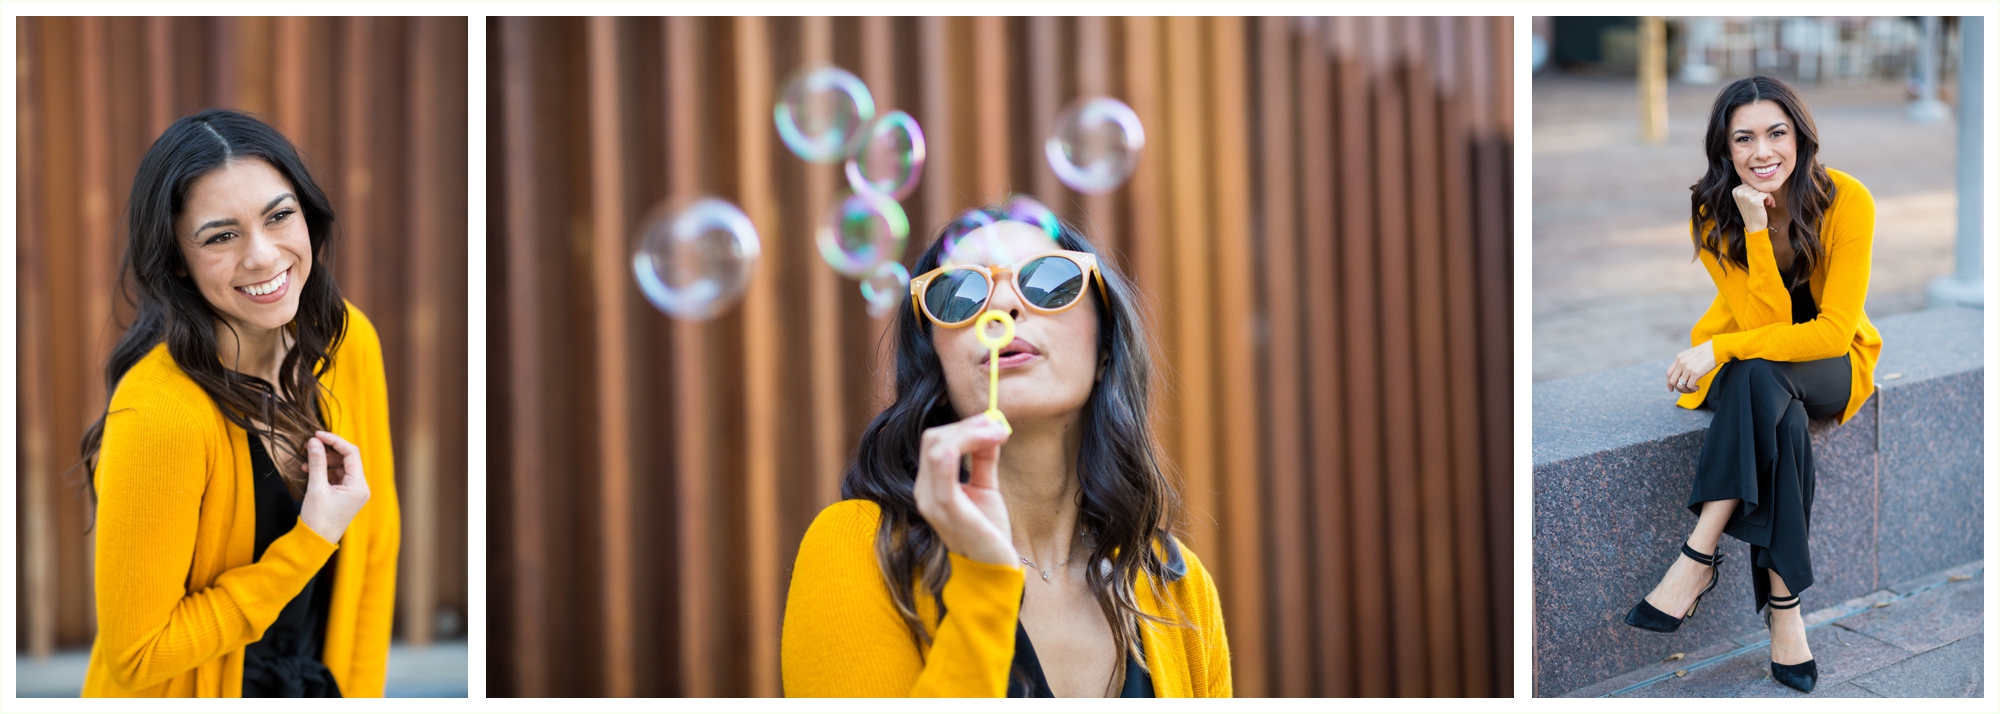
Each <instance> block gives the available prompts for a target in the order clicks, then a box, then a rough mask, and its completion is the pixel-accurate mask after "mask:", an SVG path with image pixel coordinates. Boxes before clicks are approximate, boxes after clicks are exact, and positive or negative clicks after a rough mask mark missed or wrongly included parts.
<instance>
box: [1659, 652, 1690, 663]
mask: <svg viewBox="0 0 2000 714" xmlns="http://www.w3.org/2000/svg"><path fill="white" fill-rule="evenodd" d="M1687 656H1688V653H1686V652H1675V653H1673V654H1670V655H1667V658H1666V659H1663V660H1660V661H1661V662H1672V661H1674V660H1677V659H1686V658H1687Z"/></svg>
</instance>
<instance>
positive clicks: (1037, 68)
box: [1021, 15, 1081, 219]
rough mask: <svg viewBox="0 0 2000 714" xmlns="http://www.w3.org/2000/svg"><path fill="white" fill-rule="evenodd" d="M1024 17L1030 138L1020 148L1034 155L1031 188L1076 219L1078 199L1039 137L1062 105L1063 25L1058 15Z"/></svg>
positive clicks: (1052, 205)
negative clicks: (1051, 163) (1051, 162)
mask: <svg viewBox="0 0 2000 714" xmlns="http://www.w3.org/2000/svg"><path fill="white" fill-rule="evenodd" d="M1022 21H1023V22H1025V23H1026V24H1027V31H1026V35H1027V37H1026V39H1027V44H1028V48H1027V49H1028V53H1027V57H1024V58H1023V59H1025V60H1026V61H1027V65H1028V68H1027V69H1028V97H1027V99H1028V125H1027V126H1026V127H1023V128H1024V129H1026V130H1027V136H1028V137H1029V141H1028V143H1027V145H1026V146H1023V147H1021V152H1022V153H1023V154H1026V155H1028V156H1031V157H1033V158H1031V159H1030V160H1029V161H1028V166H1029V167H1031V168H1030V170H1029V173H1028V186H1029V190H1032V191H1034V193H1035V198H1037V199H1040V200H1041V201H1042V202H1043V203H1045V204H1047V205H1048V206H1049V208H1052V209H1055V211H1056V213H1057V214H1058V215H1062V216H1066V217H1070V218H1071V219H1074V217H1075V216H1076V208H1077V207H1076V203H1075V201H1074V200H1072V197H1071V196H1070V195H1068V194H1069V192H1068V191H1065V190H1063V185H1062V184H1061V183H1060V182H1058V181H1056V172H1055V170H1054V169H1051V168H1049V162H1048V160H1047V159H1045V158H1043V156H1042V145H1041V142H1040V141H1039V139H1041V138H1042V137H1046V136H1048V132H1049V129H1050V127H1052V126H1053V125H1054V122H1055V119H1056V112H1058V111H1061V109H1062V101H1063V95H1062V72H1061V68H1060V67H1059V66H1058V62H1059V61H1060V59H1061V57H1062V49H1061V48H1062V28H1061V26H1060V24H1059V21H1058V20H1057V19H1056V18H1054V17H1049V16H1047V15H1037V16H1033V17H1026V18H1022ZM1079 51H1081V48H1079Z"/></svg>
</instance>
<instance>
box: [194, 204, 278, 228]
mask: <svg viewBox="0 0 2000 714" xmlns="http://www.w3.org/2000/svg"><path fill="white" fill-rule="evenodd" d="M272 205H276V204H272ZM265 210H270V209H265ZM234 225H240V224H239V223H237V222H236V219H234V218H217V219H215V220H212V221H209V222H207V223H203V224H201V225H200V226H199V227H196V228H195V229H194V232H195V235H201V232H202V231H205V230H208V229H210V228H220V227H223V226H234Z"/></svg>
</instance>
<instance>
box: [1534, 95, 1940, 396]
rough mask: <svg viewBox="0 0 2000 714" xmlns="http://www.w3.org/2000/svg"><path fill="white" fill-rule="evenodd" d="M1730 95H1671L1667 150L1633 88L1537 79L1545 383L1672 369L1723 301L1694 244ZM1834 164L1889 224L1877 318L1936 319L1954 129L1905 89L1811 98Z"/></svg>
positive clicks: (1880, 252)
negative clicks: (1648, 127)
mask: <svg viewBox="0 0 2000 714" xmlns="http://www.w3.org/2000/svg"><path fill="white" fill-rule="evenodd" d="M1720 89H1721V87H1720V86H1719V85H1718V86H1713V87H1695V86H1687V85H1681V84H1677V83H1676V84H1670V85H1669V89H1668V107H1669V119H1668V137H1667V142H1666V143H1665V144H1661V145H1657V146H1655V145H1648V144H1644V143H1641V142H1640V141H1639V140H1638V134H1639V122H1638V99H1637V90H1636V89H1635V88H1634V85H1633V83H1632V82H1631V81H1630V80H1611V79H1603V78H1580V77H1572V76H1564V75H1553V74H1545V75H1542V76H1538V77H1536V78H1535V81H1534V85H1533V92H1534V120H1533V129H1532V131H1533V137H1534V144H1533V147H1534V148H1533V153H1532V161H1533V172H1534V173H1533V175H1534V186H1533V192H1534V193H1533V200H1534V213H1533V221H1534V235H1533V242H1532V246H1533V251H1534V255H1533V280H1534V283H1533V285H1534V289H1533V292H1534V298H1533V306H1534V326H1533V329H1534V332H1533V339H1534V349H1533V352H1534V380H1535V381H1537V382H1539V381H1543V380H1548V379H1554V378H1557V377H1564V376H1569V375H1575V374H1582V373H1585V372H1594V371H1597V370H1601V369H1611V368H1616V367H1624V366H1629V365H1633V364H1639V363H1642V362H1649V361H1654V360H1659V359H1663V358H1667V357H1671V356H1673V355H1674V354H1675V353H1677V352H1679V351H1680V350H1683V349H1686V348H1687V333H1688V329H1689V328H1690V327H1692V326H1693V325H1694V321H1695V319H1696V318H1698V317H1700V316H1701V312H1702V310H1704V309H1706V308H1707V307H1708V303H1709V300H1711V299H1712V298H1713V297H1714V295H1715V287H1714V284H1713V283H1712V282H1710V281H1709V279H1708V275H1707V273H1706V272H1705V271H1704V270H1703V269H1702V267H1701V265H1700V264H1699V263H1696V262H1694V261H1693V258H1694V254H1693V250H1692V248H1691V246H1690V244H1689V241H1688V237H1687V213H1688V191H1687V187H1688V185H1689V184H1692V183H1694V182H1695V180H1696V179H1697V178H1699V177H1700V174H1701V171H1702V167H1703V163H1702V159H1701V154H1700V149H1699V146H1700V142H1701V132H1702V130H1703V128H1704V126H1705V124H1704V119H1703V117H1704V115H1705V114H1706V112H1707V109H1708V106H1709V104H1710V103H1711V102H1712V101H1713V100H1714V98H1715V93H1716V92H1717V91H1719V90H1720ZM1800 91H1801V93H1802V94H1803V95H1804V97H1805V100H1806V103H1807V106H1808V107H1809V108H1810V109H1811V110H1812V112H1813V117H1814V120H1815V122H1816V123H1817V125H1818V127H1819V130H1820V135H1821V144H1822V148H1821V154H1820V158H1821V161H1822V162H1823V163H1825V164H1826V165H1828V166H1831V167H1833V168H1837V169H1841V170H1843V171H1846V172H1848V173H1850V174H1853V175H1854V176H1855V177H1856V178H1859V179H1860V180H1861V181H1862V183H1864V184H1866V185H1867V186H1868V188H1869V191H1870V193H1872V194H1874V196H1875V200H1876V209H1877V220H1876V224H1877V228H1876V239H1875V267H1874V271H1873V274H1872V281H1871V286H1870V290H1869V298H1868V308H1867V309H1868V314H1869V315H1870V316H1871V317H1883V316H1886V315H1890V314H1895V313H1901V312H1910V311H1913V310H1918V309H1922V308H1923V307H1924V291H1925V289H1926V288H1927V287H1928V285H1929V284H1930V281H1931V280H1932V279H1934V278H1937V277H1938V276H1941V275H1945V274H1947V273H1949V272H1951V267H1952V264H1951V248H1952V240H1953V234H1954V231H1955V221H1954V218H1953V210H1954V207H1955V206H1956V205H1957V203H1956V200H1957V199H1956V197H1955V194H1954V192H1953V173H1952V172H1953V166H1954V164H1953V161H1954V151H1955V147H1956V144H1955V141H1956V134H1955V129H1954V128H1953V127H1952V125H1951V124H1950V123H1949V122H1946V123H1943V124H1937V125H1930V126H1920V125H1917V124H1915V123H1913V122H1911V121H1910V120H1909V119H1908V118H1907V117H1906V115H1905V114H1904V94H1903V91H1904V90H1903V87H1902V85H1901V84H1867V85H1846V86H1827V87H1814V86H1804V87H1801V88H1800Z"/></svg>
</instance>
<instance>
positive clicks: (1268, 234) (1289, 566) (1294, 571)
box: [1232, 17, 1314, 697]
mask: <svg viewBox="0 0 2000 714" xmlns="http://www.w3.org/2000/svg"><path fill="white" fill-rule="evenodd" d="M1257 23H1258V26H1257V30H1258V32H1257V66H1258V72H1257V74H1258V92H1257V102H1258V105H1257V114H1258V118H1259V120H1260V122H1261V125H1260V127H1259V130H1258V132H1257V135H1258V136H1259V137H1261V139H1262V146H1261V147H1259V148H1260V150H1261V151H1260V156H1261V162H1262V168H1263V174H1262V176H1261V178H1262V181H1261V182H1260V184H1261V185H1260V186H1259V187H1258V192H1259V194H1260V195H1261V196H1262V198H1263V203H1262V205H1261V206H1260V208H1261V211H1260V213H1261V214H1262V215H1263V219H1264V220H1263V230H1262V231H1261V234H1262V236H1261V237H1262V244H1263V249H1264V250H1263V260H1262V267H1263V270H1262V275H1263V281H1262V285H1261V287H1262V288H1263V290H1262V293H1263V303H1264V313H1265V315H1267V316H1268V320H1269V328H1268V334H1269V335H1270V337H1269V340H1268V342H1267V343H1266V344H1265V345H1264V353H1265V357H1264V366H1263V369H1262V370H1259V371H1261V372H1263V373H1264V374H1265V375H1267V377H1266V379H1267V380H1268V381H1267V382H1266V384H1265V385H1264V386H1263V388H1262V389H1260V391H1261V392H1262V397H1263V399H1262V402H1263V407H1264V413H1263V420H1264V423H1265V424H1266V425H1267V427H1266V433H1268V434H1269V435H1270V442H1269V444H1268V447H1269V448H1268V450H1267V453H1268V454H1269V457H1268V464H1267V466H1266V467H1265V468H1264V469H1263V472H1264V473H1265V474H1266V475H1267V478H1269V480H1270V491H1271V495H1270V508H1269V509H1268V510H1267V512H1268V513H1269V514H1270V519H1269V523H1270V530H1271V532H1270V533H1268V534H1266V536H1267V537H1268V538H1269V539H1270V544H1271V547H1270V551H1271V573H1270V576H1269V578H1268V580H1269V582H1270V584H1271V589H1272V590H1273V591H1274V592H1275V598H1273V601H1274V603H1275V605H1276V609H1275V610H1274V611H1273V612H1271V613H1270V616H1269V622H1271V623H1288V622H1289V623H1303V622H1309V621H1311V619H1312V618H1311V615H1310V611H1311V602H1310V601H1309V597H1310V595H1311V593H1310V592H1309V588H1308V586H1307V584H1306V578H1307V576H1308V575H1309V574H1310V572H1311V571H1310V568H1309V567H1308V556H1307V552H1306V551H1307V547H1308V543H1309V541H1308V540H1307V539H1306V538H1305V537H1304V535H1305V533H1306V531H1307V528H1306V521H1305V511H1304V508H1305V505H1306V503H1307V501H1306V498H1305V482H1304V481H1305V474H1304V471H1305V463H1306V459H1305V438H1304V432H1303V429H1304V427H1305V426H1306V424H1307V420H1306V419H1305V418H1303V417H1305V413H1304V412H1305V405H1304V404H1302V403H1301V401H1300V400H1301V398H1302V397H1303V396H1304V394H1305V379H1304V375H1303V374H1302V373H1301V370H1300V364H1301V360H1300V357H1301V351H1300V350H1301V345H1300V339H1299V338H1300V335H1302V334H1305V333H1304V331H1303V329H1302V328H1303V323H1302V322H1301V320H1300V312H1301V311H1300V309H1299V307H1300V304H1301V302H1302V300H1301V298H1302V297H1303V295H1302V294H1301V292H1300V290H1299V278H1298V273H1299V268H1300V267H1301V265H1300V263H1299V259H1298V252H1299V242H1300V241H1299V235H1298V220H1297V218H1298V217H1297V205H1298V203H1297V200H1296V198H1297V195H1296V192H1297V190H1298V188H1299V180H1298V178H1299V177H1298V168H1299V166H1298V163H1300V162H1299V161H1295V160H1297V159H1303V161H1305V162H1309V161H1312V160H1313V157H1312V155H1310V154H1302V153H1301V152H1300V151H1299V148H1300V147H1299V146H1298V145H1297V144H1296V143H1294V132H1293V130H1294V126H1293V123H1294V120H1295V119H1297V115H1296V114H1295V112H1294V107H1293V98H1294V97H1295V96H1296V94H1297V93H1296V91H1295V89H1294V87H1293V86H1292V72H1291V70H1292V67H1291V62H1292V56H1291V55H1292V31H1291V20H1289V19H1287V18H1282V17H1267V18H1262V19H1260V20H1258V21H1257ZM1232 517H1234V514H1233V513H1232ZM1257 520H1260V519H1257V518H1256V517H1255V516H1254V515H1253V517H1252V518H1251V521H1252V522H1253V523H1254V522H1256V521H1257ZM1269 629H1270V631H1271V636H1272V639H1273V640H1274V644H1275V645H1276V646H1275V648H1274V654H1275V656H1274V657H1273V660H1274V662H1273V664H1274V666H1273V667H1272V671H1271V674H1272V682H1271V693H1272V694H1274V695H1276V696H1281V697H1305V696H1313V694H1314V692H1313V691H1312V678H1313V675H1312V671H1313V651H1312V639H1311V634H1312V629H1311V628H1309V627H1287V626H1283V625H1282V624H1278V625H1277V626H1274V627H1270V628H1269Z"/></svg>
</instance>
